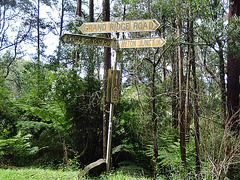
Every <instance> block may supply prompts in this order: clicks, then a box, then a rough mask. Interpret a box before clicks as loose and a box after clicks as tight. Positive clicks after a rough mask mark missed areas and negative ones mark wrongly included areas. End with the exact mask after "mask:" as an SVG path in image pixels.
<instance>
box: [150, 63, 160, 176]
mask: <svg viewBox="0 0 240 180" xmlns="http://www.w3.org/2000/svg"><path fill="white" fill-rule="evenodd" d="M155 73H156V65H155V61H154V62H153V63H152V77H151V78H152V87H151V91H152V133H153V134H152V138H153V154H154V156H153V173H154V179H157V158H158V145H157V121H158V120H157V113H156V100H155Z"/></svg>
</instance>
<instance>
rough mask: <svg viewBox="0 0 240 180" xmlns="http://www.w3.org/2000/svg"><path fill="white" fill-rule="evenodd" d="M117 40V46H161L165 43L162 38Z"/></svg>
mask: <svg viewBox="0 0 240 180" xmlns="http://www.w3.org/2000/svg"><path fill="white" fill-rule="evenodd" d="M118 42H119V48H149V47H162V46H163V45H164V44H165V43H166V41H165V40H164V39H163V38H147V39H127V40H119V41H118Z"/></svg>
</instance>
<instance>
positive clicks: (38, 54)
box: [37, 0, 41, 97]
mask: <svg viewBox="0 0 240 180" xmlns="http://www.w3.org/2000/svg"><path fill="white" fill-rule="evenodd" d="M40 83H41V82H40V0H38V10H37V93H38V97H40V94H41V93H40Z"/></svg>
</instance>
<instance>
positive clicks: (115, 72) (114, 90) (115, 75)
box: [111, 70, 121, 103]
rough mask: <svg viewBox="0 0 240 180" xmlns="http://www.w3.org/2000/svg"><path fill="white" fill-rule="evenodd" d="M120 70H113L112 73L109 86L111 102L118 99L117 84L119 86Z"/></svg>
mask: <svg viewBox="0 0 240 180" xmlns="http://www.w3.org/2000/svg"><path fill="white" fill-rule="evenodd" d="M120 78H121V71H119V70H113V73H112V87H111V102H112V103H115V102H118V100H119V90H120V89H119V86H120Z"/></svg>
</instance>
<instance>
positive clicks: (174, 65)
mask: <svg viewBox="0 0 240 180" xmlns="http://www.w3.org/2000/svg"><path fill="white" fill-rule="evenodd" d="M172 21H173V27H174V28H176V23H175V21H174V19H173V20H172ZM175 33H176V32H175V31H174V32H173V34H175ZM173 52H174V53H172V54H171V59H172V127H173V128H174V129H176V128H177V127H178V124H179V123H178V109H179V103H178V98H177V94H178V92H179V90H178V88H179V87H178V58H177V54H178V53H177V48H175V47H174V50H173Z"/></svg>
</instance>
